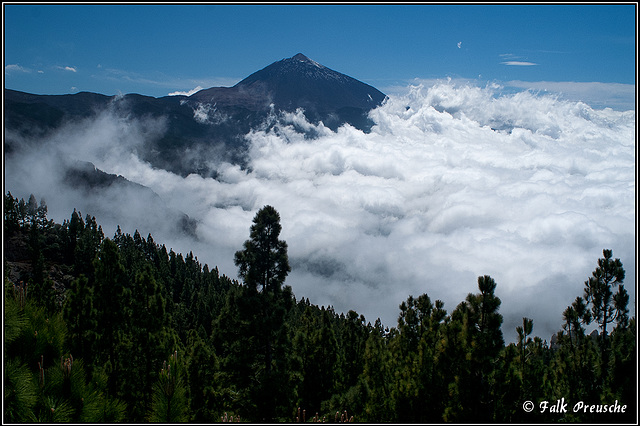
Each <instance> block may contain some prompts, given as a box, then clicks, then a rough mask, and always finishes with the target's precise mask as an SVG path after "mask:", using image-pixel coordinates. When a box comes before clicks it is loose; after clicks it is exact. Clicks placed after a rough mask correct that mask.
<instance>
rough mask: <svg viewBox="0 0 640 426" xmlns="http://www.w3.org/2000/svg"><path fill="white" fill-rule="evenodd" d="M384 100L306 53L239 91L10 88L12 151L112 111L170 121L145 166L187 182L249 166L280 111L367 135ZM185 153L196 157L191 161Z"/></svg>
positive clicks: (149, 145) (150, 146) (144, 154)
mask: <svg viewBox="0 0 640 426" xmlns="http://www.w3.org/2000/svg"><path fill="white" fill-rule="evenodd" d="M385 98H386V96H385V95H384V94H383V93H382V92H380V91H379V90H377V89H376V88H374V87H372V86H369V85H367V84H365V83H362V82H360V81H358V80H356V79H354V78H352V77H349V76H346V75H344V74H341V73H339V72H336V71H333V70H331V69H329V68H327V67H324V66H323V65H320V64H318V63H317V62H315V61H313V60H311V59H309V58H307V57H306V56H304V55H303V54H297V55H295V56H293V57H292V58H287V59H282V60H280V61H277V62H274V63H273V64H271V65H269V66H267V67H265V68H263V69H262V70H260V71H257V72H255V73H253V74H251V75H250V76H248V77H247V78H245V79H244V80H242V81H240V82H239V83H238V84H236V85H235V86H233V87H212V88H209V89H204V90H201V91H199V92H197V93H195V94H193V95H191V96H164V97H160V98H154V97H151V96H144V95H140V94H127V95H120V96H106V95H101V94H96V93H89V92H81V93H76V94H69V95H36V94H29V93H24V92H19V91H15V90H10V89H5V90H4V118H5V152H6V153H10V152H12V150H14V149H19V147H20V144H21V143H22V141H23V140H24V139H25V138H33V137H37V138H42V137H46V136H47V135H48V134H50V133H51V132H53V131H55V130H56V129H58V128H60V127H61V126H63V125H64V124H65V123H67V122H73V121H75V120H78V119H84V118H88V117H92V116H94V115H97V114H99V113H101V112H104V111H108V110H109V111H111V112H113V113H115V114H118V115H119V116H125V117H129V118H132V119H144V118H149V117H151V118H163V119H164V120H165V122H166V130H165V131H164V133H162V134H161V135H159V136H157V137H155V138H152V140H149V141H146V143H145V146H143V147H139V150H138V154H139V155H140V156H141V158H142V159H143V160H145V161H148V162H150V163H151V164H152V165H153V166H154V167H157V168H162V169H165V170H169V171H171V172H174V173H178V174H181V175H183V176H186V175H187V174H190V173H198V174H200V175H203V176H211V173H212V171H211V170H210V167H209V164H210V163H215V162H219V161H229V162H232V163H234V164H240V165H243V166H244V164H243V162H244V155H245V153H246V148H247V141H246V140H245V138H244V135H246V134H247V133H248V132H249V131H250V130H251V129H253V128H256V127H259V126H262V127H263V128H264V127H265V126H266V127H267V128H268V126H269V125H271V126H272V125H273V123H272V122H273V120H271V124H268V123H269V118H270V116H272V115H273V114H274V113H276V114H277V113H279V112H281V111H285V112H295V111H296V110H297V109H298V108H302V109H303V110H304V111H305V115H306V117H307V119H308V120H309V121H311V122H313V123H319V122H320V121H322V122H323V124H324V125H325V126H327V127H329V128H331V129H332V130H336V129H337V128H338V127H339V126H341V125H343V124H345V123H349V124H350V125H352V126H354V127H356V128H358V129H361V130H363V131H365V132H367V131H369V130H370V128H371V126H372V124H373V123H372V122H371V121H370V120H369V118H368V116H367V114H368V112H369V111H370V110H371V109H373V108H375V107H377V106H379V105H381V104H382V102H383V101H384V99H385ZM186 152H192V153H197V155H192V156H191V157H189V158H187V156H186V155H185V153H186ZM80 160H82V159H80Z"/></svg>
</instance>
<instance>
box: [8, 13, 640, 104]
mask: <svg viewBox="0 0 640 426" xmlns="http://www.w3.org/2000/svg"><path fill="white" fill-rule="evenodd" d="M635 32H636V6H635V4H626V5H615V6H605V5H595V4H593V5H589V4H585V5H564V6H563V5H511V6H505V5H431V4H423V5H415V4H414V5H411V4H407V5H401V6H395V5H303V4H298V5H215V4H209V5H204V4H200V5H199V4H194V5H171V4H156V5H128V4H121V5H100V4H94V5H73V4H67V5H25V4H22V5H20V4H6V3H5V4H4V39H3V41H4V64H5V87H6V88H10V89H16V90H22V91H26V92H31V93H40V94H63V93H75V92H77V91H91V92H97V93H103V94H107V95H113V94H117V93H141V94H145V95H150V96H156V97H158V96H165V95H167V94H169V93H172V92H176V91H189V90H192V89H194V88H195V87H197V86H200V87H203V88H207V87H212V86H231V85H233V84H235V83H236V82H238V81H239V80H241V79H242V78H244V77H246V76H248V75H249V74H251V73H252V72H254V71H257V70H259V69H261V68H264V67H265V66H267V65H269V64H271V63H272V62H275V61H277V60H280V59H283V58H287V57H291V56H293V55H295V54H296V53H299V52H302V53H304V54H305V55H307V56H308V57H310V58H312V59H314V60H316V61H317V62H320V63H321V64H323V65H325V66H327V67H329V68H332V69H334V70H336V71H339V72H342V73H344V74H347V75H350V76H352V77H354V78H357V79H359V80H362V81H364V82H366V83H369V84H371V85H374V86H376V87H378V88H379V89H381V90H383V91H385V90H391V88H392V87H401V86H406V85H407V84H409V83H411V82H412V81H415V80H414V79H423V80H428V79H438V78H447V77H451V78H461V79H473V80H477V81H480V82H489V81H500V82H510V81H517V82H571V83H585V82H599V83H618V84H625V85H633V84H635V80H636V68H635V59H636V57H635V54H636V45H635V39H636V37H635ZM627 91H628V87H627Z"/></svg>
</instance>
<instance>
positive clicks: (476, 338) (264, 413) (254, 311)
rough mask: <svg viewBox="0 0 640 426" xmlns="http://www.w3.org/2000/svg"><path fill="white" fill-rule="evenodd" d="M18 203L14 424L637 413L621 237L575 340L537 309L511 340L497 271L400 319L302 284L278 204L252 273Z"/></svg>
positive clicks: (579, 304) (265, 224)
mask: <svg viewBox="0 0 640 426" xmlns="http://www.w3.org/2000/svg"><path fill="white" fill-rule="evenodd" d="M4 201H5V204H4V268H5V271H4V272H5V273H4V292H5V294H4V299H5V302H4V348H5V351H4V376H5V383H4V421H5V422H33V421H45V422H51V421H72V422H116V421H126V422H145V421H161V422H177V421H191V422H218V421H230V420H232V418H233V420H238V419H241V420H242V421H296V420H299V421H303V420H306V421H314V420H315V421H322V420H326V421H340V420H343V421H349V420H353V421H366V422H442V421H452V422H555V421H588V422H636V421H637V403H636V401H637V395H636V385H637V367H636V365H637V355H636V321H635V317H631V318H630V317H629V312H628V308H627V306H628V295H627V293H626V291H625V290H624V286H623V281H624V278H625V277H624V269H623V265H622V264H621V263H620V261H619V259H614V258H613V255H612V252H611V251H610V250H604V251H603V257H602V258H601V259H598V260H597V264H596V265H595V269H594V272H593V275H592V276H591V277H586V279H587V281H586V282H585V292H584V294H583V295H577V298H576V300H575V302H574V303H573V304H572V305H571V306H569V307H567V309H566V310H565V312H564V315H563V318H564V323H563V324H558V330H559V332H558V336H557V342H554V344H553V345H550V344H549V343H547V342H546V341H543V340H542V339H540V338H539V337H535V336H534V334H533V331H534V324H533V322H532V321H531V320H530V319H528V318H523V324H522V326H520V327H518V329H517V331H518V336H519V337H518V341H517V342H516V343H510V344H505V342H504V339H503V336H502V331H501V325H502V316H501V315H500V305H501V301H500V299H499V298H498V297H497V296H496V295H495V289H496V285H497V283H496V282H495V281H494V280H493V279H492V278H491V277H490V276H486V275H484V276H480V277H478V291H477V293H474V294H469V295H468V296H467V297H466V299H465V300H463V301H461V302H460V304H459V305H458V306H456V307H454V308H453V309H452V310H451V311H450V312H448V311H447V309H445V306H444V304H443V303H442V302H441V301H439V300H435V301H432V300H431V299H430V298H429V296H428V295H427V294H423V295H420V296H418V297H412V296H408V297H407V299H406V301H405V302H403V303H402V304H401V305H400V307H399V308H400V310H399V315H398V322H397V324H395V325H394V326H393V327H391V328H389V327H385V326H384V325H383V324H381V322H380V321H379V320H377V321H375V322H374V323H373V324H372V323H371V322H368V321H367V320H366V319H365V318H364V317H363V316H362V315H359V314H358V313H357V312H354V311H349V312H347V313H346V314H345V313H337V312H335V311H334V310H333V309H332V308H331V307H319V306H316V305H314V304H313V303H311V301H309V300H308V299H305V298H304V297H301V296H302V295H298V297H296V296H294V294H293V293H292V290H291V288H290V287H289V286H287V285H285V284H284V282H285V279H286V276H287V273H288V272H289V270H290V267H289V264H288V258H287V245H286V242H284V241H281V240H279V239H278V236H279V233H280V216H279V214H278V212H277V211H275V209H273V208H272V207H269V206H266V207H264V208H263V209H261V210H260V211H259V212H258V213H257V214H256V216H255V218H254V222H253V224H247V228H248V230H249V233H248V235H249V239H248V240H247V241H246V242H245V244H244V246H243V247H238V250H239V251H238V252H237V253H236V258H235V261H236V265H237V266H238V268H239V276H240V277H241V278H242V282H238V281H235V280H232V279H230V278H228V277H227V276H225V275H223V274H221V273H220V272H219V271H218V270H217V268H215V267H209V266H208V265H202V264H201V263H200V262H199V261H198V259H197V257H196V256H195V255H194V254H193V253H191V252H190V253H188V254H186V255H183V254H180V253H175V252H174V251H173V250H167V248H166V247H165V246H164V245H163V244H161V243H157V242H155V241H154V240H153V238H152V236H151V235H148V236H147V238H143V237H142V236H141V235H140V234H139V233H138V232H137V231H135V232H134V233H133V235H130V234H128V233H123V232H122V231H121V230H120V229H118V231H117V232H116V233H115V235H113V236H112V237H109V238H107V237H105V235H104V234H103V232H102V229H101V228H100V226H99V224H97V223H96V220H95V218H93V217H91V216H89V215H87V216H86V217H85V218H83V217H82V215H81V214H80V213H79V212H76V211H74V212H73V213H72V214H71V217H70V219H69V220H65V221H64V222H63V223H62V224H57V223H54V222H53V221H51V220H48V219H47V209H46V205H45V204H44V203H43V202H41V203H38V202H37V201H36V199H35V197H31V198H30V199H29V200H27V201H25V200H18V199H16V198H14V197H13V196H12V195H11V194H10V193H9V194H7V195H5V200H4ZM588 324H595V325H597V327H598V330H600V333H599V334H598V335H597V336H596V335H595V334H593V335H587V334H586V332H585V328H586V326H587V325H588ZM563 398H564V400H563ZM558 400H560V401H562V403H566V410H565V409H563V406H562V404H560V405H557V404H556V402H557V401H558ZM527 401H531V402H532V403H533V405H532V406H531V407H530V406H529V405H528V404H527ZM544 401H547V402H548V405H545V403H544ZM581 402H582V405H580V403H581ZM594 405H595V407H594V408H593V409H592V408H591V406H594ZM585 407H586V408H585ZM623 407H624V409H623ZM529 408H532V409H531V410H529ZM543 408H544V410H543ZM553 408H557V409H553ZM576 408H578V409H577V410H576ZM605 410H606V412H603V411H605ZM623 410H624V412H623ZM611 411H614V412H611Z"/></svg>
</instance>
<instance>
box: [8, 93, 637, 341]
mask: <svg viewBox="0 0 640 426" xmlns="http://www.w3.org/2000/svg"><path fill="white" fill-rule="evenodd" d="M499 90H500V88H499V87H487V88H480V87H475V86H470V85H457V84H455V83H452V82H450V81H449V82H446V81H445V82H439V83H436V84H434V85H433V86H432V87H424V86H415V87H412V88H410V90H408V93H406V94H405V95H403V96H391V97H390V98H389V100H388V102H387V103H386V104H385V105H384V106H382V107H380V108H378V109H377V110H374V111H373V112H372V113H371V117H372V118H373V120H374V121H375V122H376V126H375V127H374V128H373V130H372V132H371V133H370V134H364V133H362V132H360V131H358V130H356V129H354V128H352V127H350V126H344V127H342V128H340V129H339V130H338V131H337V132H332V131H331V130H329V129H327V128H325V127H324V126H322V125H319V126H315V127H316V128H315V131H316V133H317V134H318V135H319V137H318V138H316V139H308V138H305V137H304V136H303V135H300V134H298V133H296V132H295V131H294V130H293V126H292V124H296V126H297V127H298V128H300V127H303V128H304V127H311V126H313V125H312V124H310V123H307V122H306V120H305V119H304V116H303V115H302V113H300V112H299V113H297V114H288V115H287V116H286V117H285V119H284V121H283V122H282V123H281V125H280V126H278V127H277V128H276V129H275V130H274V131H270V132H264V131H254V132H252V133H251V134H249V135H247V138H248V139H249V140H250V142H251V150H250V153H249V158H250V161H249V165H250V167H249V168H248V170H241V169H240V168H239V167H237V166H235V165H231V164H227V163H223V164H219V165H218V166H216V167H217V173H218V179H217V180H213V179H205V178H202V177H200V176H196V175H191V176H188V177H186V178H181V177H179V176H176V175H173V174H171V173H169V172H166V171H163V170H157V169H152V168H151V167H150V166H149V165H148V164H146V163H144V162H141V161H140V160H139V159H138V157H137V156H136V155H135V151H134V150H132V149H131V147H132V146H136V144H138V143H141V142H142V141H143V140H144V139H145V138H146V137H149V133H148V132H149V131H151V130H150V129H161V128H162V126H154V125H152V124H153V123H132V122H127V121H126V120H125V121H123V120H122V119H117V118H114V117H112V116H110V115H107V116H104V117H102V118H101V119H99V120H96V121H94V122H92V123H84V124H83V125H77V126H75V127H73V128H69V129H67V130H66V131H65V132H64V134H62V135H60V136H58V138H59V139H56V138H53V139H56V140H60V141H61V140H64V141H65V145H64V146H66V149H67V150H66V151H65V154H64V155H68V156H76V157H82V158H80V159H82V160H86V161H92V162H94V163H95V164H96V166H98V167H99V168H100V169H102V170H104V171H106V172H109V173H115V174H120V175H123V176H125V177H126V178H127V179H129V180H132V181H134V182H137V183H140V184H142V185H145V186H148V187H150V188H151V189H153V190H154V191H155V192H156V193H158V194H159V195H160V197H161V198H162V199H163V200H164V202H165V203H166V204H167V205H168V206H169V207H170V208H173V209H176V210H181V211H183V212H185V213H187V214H188V215H189V216H190V217H192V218H194V219H196V220H198V222H199V224H198V237H199V240H198V242H194V241H187V240H184V239H177V237H176V236H175V235H173V234H171V232H170V231H168V230H166V229H162V228H160V226H159V225H158V224H159V223H161V218H156V219H157V220H152V218H151V217H149V214H150V213H149V212H145V215H146V216H140V217H145V220H144V223H146V224H147V225H146V228H147V229H148V231H147V230H145V231H144V232H143V231H141V232H143V234H144V233H146V232H151V233H152V234H153V235H154V238H155V239H156V241H164V242H167V246H168V247H173V248H174V249H175V250H176V251H183V252H188V251H189V250H193V252H194V254H196V255H197V256H198V258H199V259H200V260H201V261H202V262H203V263H204V262H206V263H208V264H209V265H210V266H212V265H218V266H219V268H220V270H221V272H222V273H225V274H227V275H230V276H235V274H236V268H235V266H234V265H233V253H234V252H235V251H236V250H239V249H240V248H241V247H242V243H243V241H244V240H246V239H247V238H248V236H249V227H250V225H251V221H252V219H253V216H254V215H255V213H256V211H257V210H258V209H259V208H261V207H262V206H264V205H266V204H270V205H272V206H274V207H275V208H276V209H277V210H278V211H279V212H280V215H281V218H282V227H283V230H282V234H281V237H282V238H283V239H285V240H286V241H287V243H288V245H289V256H290V261H291V264H292V268H293V270H292V272H291V274H290V275H289V277H288V279H287V284H289V285H291V286H292V287H293V290H294V293H295V294H296V296H297V297H309V299H310V300H311V301H312V303H316V304H318V305H325V306H326V305H332V306H334V308H335V309H336V311H339V312H340V311H345V312H346V311H347V310H349V309H354V310H356V311H357V312H358V313H362V314H364V315H365V316H366V318H367V320H369V321H371V322H373V321H374V320H375V319H376V318H377V317H380V318H381V319H382V321H383V323H384V324H385V325H387V326H394V325H395V324H396V318H397V315H398V305H399V304H400V303H401V302H402V301H403V300H405V299H406V298H407V297H408V296H409V295H414V296H418V295H419V294H422V293H428V294H429V296H430V297H431V298H432V299H441V300H443V301H444V302H445V308H446V309H447V310H448V311H449V312H451V310H453V309H454V308H455V306H456V305H457V304H458V303H459V302H460V301H462V300H463V299H464V297H465V296H466V294H467V293H469V292H475V291H476V290H477V283H476V279H477V277H478V276H480V275H485V274H487V275H491V276H492V277H493V278H494V279H495V280H496V282H497V284H498V288H497V294H498V296H499V297H500V298H501V299H502V307H501V313H502V314H503V316H504V318H505V324H504V328H503V330H504V333H505V338H506V339H507V340H513V339H514V338H515V331H514V329H515V326H516V325H518V324H520V323H521V321H522V317H523V316H527V317H530V318H533V320H534V334H536V335H539V336H541V337H543V338H545V339H549V338H550V336H551V334H552V333H553V332H555V331H557V330H558V329H559V328H560V325H561V321H562V319H561V316H562V311H563V310H564V309H565V308H566V306H568V305H569V304H570V303H571V302H572V301H573V299H575V297H576V296H578V295H580V294H582V289H583V283H584V281H585V280H586V279H587V278H588V277H589V276H590V275H591V272H592V271H593V269H594V268H595V266H596V261H597V259H598V258H599V257H600V256H601V255H602V249H603V248H611V249H613V253H614V257H620V258H621V260H622V262H623V264H624V267H625V270H626V271H627V285H626V288H627V289H628V291H629V293H630V296H631V300H632V301H633V300H635V288H634V283H633V280H634V279H635V268H636V265H635V111H627V112H615V111H612V110H610V109H604V110H594V109H592V108H590V107H589V106H587V105H586V104H584V103H581V102H570V101H563V100H559V99H558V98H557V97H555V96H539V95H535V94H533V93H531V92H519V93H515V94H509V95H500V94H499ZM156 124H157V123H156ZM114 141H120V142H121V143H119V144H114ZM51 146H52V147H59V146H60V143H57V144H56V143H52V144H51ZM55 149H58V148H55ZM25 159H26V157H25ZM31 161H33V160H31ZM6 163H7V168H6V189H7V190H11V191H12V192H13V193H14V195H18V196H21V197H23V196H28V193H29V192H34V193H35V192H36V191H40V192H41V194H36V195H37V196H38V197H40V196H45V197H46V198H47V202H48V203H49V205H50V212H51V214H52V218H54V219H56V220H59V221H61V220H62V219H65V218H68V217H69V215H70V213H71V211H72V210H73V208H74V207H77V208H80V209H82V211H83V213H91V214H94V213H92V212H91V211H87V209H86V208H84V207H83V206H82V205H79V204H82V203H85V204H86V202H85V200H83V199H82V198H80V197H74V196H73V192H72V191H71V190H69V189H62V190H61V189H60V188H57V189H54V188H49V187H48V185H47V184H45V183H43V182H47V178H46V173H44V172H42V173H32V175H29V174H28V173H26V172H25V171H24V170H23V169H21V167H24V166H21V164H22V163H23V162H21V161H19V159H18V158H17V157H16V158H14V159H7V162H6ZM50 167H53V165H50ZM39 179H40V180H41V181H42V182H40V183H38V182H37V181H38V180H39ZM30 188H35V189H30ZM47 191H48V192H51V194H48V193H47ZM55 191H57V192H55ZM61 191H63V192H64V193H65V194H66V195H64V196H62V195H61V194H62V192H61ZM25 194H26V195H25ZM56 197H59V198H60V199H61V200H63V202H61V203H59V204H56V206H55V208H53V207H52V204H54V203H53V199H54V198H56ZM98 201H99V200H94V202H95V203H98ZM72 203H76V204H72ZM112 205H113V203H112ZM151 214H152V213H151ZM54 215H58V217H54ZM128 217H129V219H127V220H128V221H129V222H131V223H121V225H122V226H123V230H124V232H130V233H132V232H133V231H134V229H132V228H131V226H132V225H133V222H134V221H133V220H131V215H129V216H128ZM98 220H99V221H100V217H98ZM140 222H141V220H138V221H137V223H138V225H136V227H138V226H140V225H139V224H140ZM112 226H113V225H112ZM143 226H144V225H143ZM156 227H157V228H158V229H157V230H156V229H154V228H156ZM113 230H114V229H112V230H109V229H108V228H105V232H106V234H107V235H110V232H111V233H112V232H113ZM630 308H631V310H632V311H633V310H635V306H630Z"/></svg>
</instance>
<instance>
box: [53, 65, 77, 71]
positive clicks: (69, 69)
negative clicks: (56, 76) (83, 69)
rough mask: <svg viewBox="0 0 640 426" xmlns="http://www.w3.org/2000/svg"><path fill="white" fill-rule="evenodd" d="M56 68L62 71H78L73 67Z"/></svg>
mask: <svg viewBox="0 0 640 426" xmlns="http://www.w3.org/2000/svg"><path fill="white" fill-rule="evenodd" d="M57 68H58V69H59V70H63V71H69V72H78V70H77V69H76V68H75V67H69V66H65V67H57Z"/></svg>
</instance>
